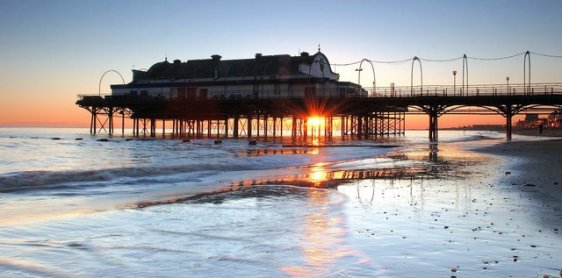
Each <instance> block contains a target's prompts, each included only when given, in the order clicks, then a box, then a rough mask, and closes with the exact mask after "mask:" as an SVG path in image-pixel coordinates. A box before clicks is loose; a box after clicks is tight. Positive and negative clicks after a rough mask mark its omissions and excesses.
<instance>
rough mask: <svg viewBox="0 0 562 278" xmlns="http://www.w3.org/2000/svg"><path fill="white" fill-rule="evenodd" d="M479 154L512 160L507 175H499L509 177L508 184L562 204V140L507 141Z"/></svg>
mask: <svg viewBox="0 0 562 278" xmlns="http://www.w3.org/2000/svg"><path fill="white" fill-rule="evenodd" d="M546 136H549V135H546ZM552 136H554V135H552ZM556 137H558V135H556ZM477 151H480V152H483V153H488V154H492V155H497V156H500V157H502V158H504V159H505V160H507V161H508V163H507V167H506V169H505V172H503V173H501V172H500V173H499V174H503V175H505V177H504V178H503V179H502V180H503V181H504V182H505V183H506V184H508V185H513V186H519V187H520V188H522V189H523V190H528V189H530V188H532V189H534V190H536V191H537V193H540V195H541V196H540V197H542V198H545V201H546V199H548V200H549V201H554V202H556V203H562V139H552V140H546V141H519V142H507V143H504V144H500V145H495V146H490V147H485V148H481V149H478V150H477ZM559 220H562V218H560V219H559ZM561 223H562V221H561Z"/></svg>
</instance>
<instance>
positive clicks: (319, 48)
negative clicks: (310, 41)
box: [318, 44, 320, 52]
mask: <svg viewBox="0 0 562 278" xmlns="http://www.w3.org/2000/svg"><path fill="white" fill-rule="evenodd" d="M318 52H320V44H318Z"/></svg>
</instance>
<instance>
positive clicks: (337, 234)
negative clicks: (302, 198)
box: [281, 166, 356, 277]
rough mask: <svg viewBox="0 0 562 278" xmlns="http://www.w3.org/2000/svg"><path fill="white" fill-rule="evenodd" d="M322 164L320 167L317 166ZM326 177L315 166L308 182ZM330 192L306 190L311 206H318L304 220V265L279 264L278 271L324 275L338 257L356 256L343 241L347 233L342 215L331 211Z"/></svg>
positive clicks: (305, 275) (314, 275) (328, 272)
mask: <svg viewBox="0 0 562 278" xmlns="http://www.w3.org/2000/svg"><path fill="white" fill-rule="evenodd" d="M318 167H321V166H318ZM325 178H326V172H325V171H323V170H321V169H315V170H313V172H311V175H310V181H311V182H315V181H316V180H322V179H325ZM330 194H331V193H330V192H329V191H325V190H310V191H309V192H308V193H307V197H308V200H309V201H308V202H309V204H310V206H311V207H316V208H318V209H317V210H315V211H312V212H310V213H308V214H307V215H305V217H304V219H303V239H302V241H301V242H302V246H301V248H302V253H303V255H304V265H288V266H282V267H281V270H282V271H283V272H285V273H287V274H288V275H290V276H292V277H325V276H326V275H330V274H334V272H337V270H335V268H337V267H338V265H339V264H338V260H341V259H342V258H345V257H348V256H353V255H356V254H355V252H354V251H353V250H352V248H351V247H350V246H348V245H347V244H346V243H345V240H344V237H345V236H346V235H347V233H346V231H345V229H344V228H343V227H345V225H344V222H345V220H344V218H343V216H342V215H341V214H340V213H334V212H332V211H330V209H331V206H333V205H334V200H333V199H331V197H330Z"/></svg>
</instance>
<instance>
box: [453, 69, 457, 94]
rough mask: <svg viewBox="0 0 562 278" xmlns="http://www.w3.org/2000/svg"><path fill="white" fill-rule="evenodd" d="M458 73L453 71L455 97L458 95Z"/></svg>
mask: <svg viewBox="0 0 562 278" xmlns="http://www.w3.org/2000/svg"><path fill="white" fill-rule="evenodd" d="M456 88H457V71H456V70H454V71H453V95H455V94H456V93H457V90H456Z"/></svg>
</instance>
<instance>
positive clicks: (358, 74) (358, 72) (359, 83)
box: [355, 68, 363, 86]
mask: <svg viewBox="0 0 562 278" xmlns="http://www.w3.org/2000/svg"><path fill="white" fill-rule="evenodd" d="M355 71H356V72H357V84H358V85H359V86H361V71H363V69H362V68H358V69H355Z"/></svg>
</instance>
